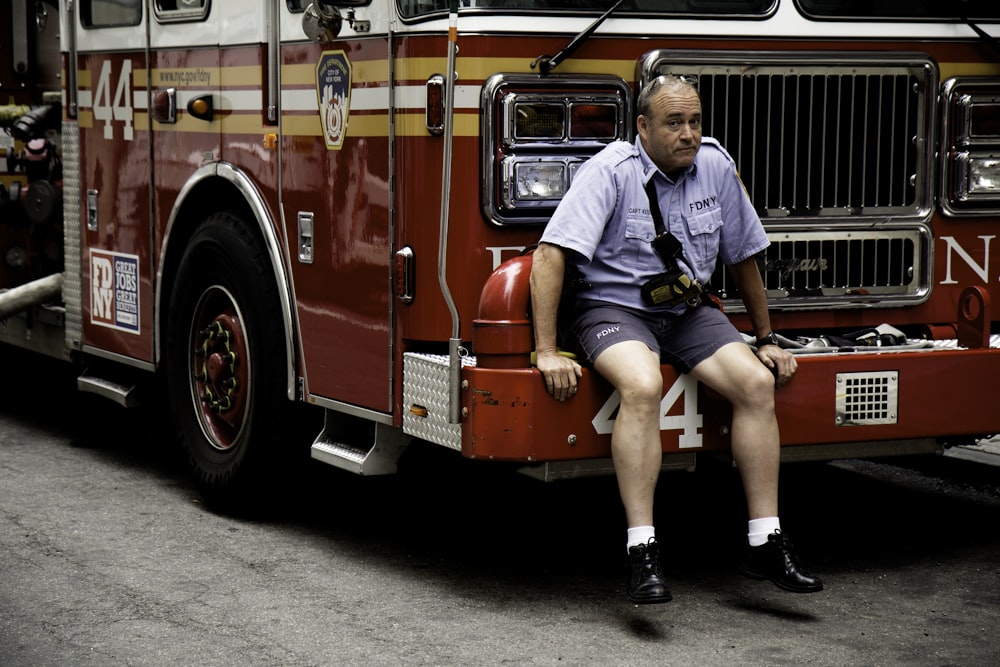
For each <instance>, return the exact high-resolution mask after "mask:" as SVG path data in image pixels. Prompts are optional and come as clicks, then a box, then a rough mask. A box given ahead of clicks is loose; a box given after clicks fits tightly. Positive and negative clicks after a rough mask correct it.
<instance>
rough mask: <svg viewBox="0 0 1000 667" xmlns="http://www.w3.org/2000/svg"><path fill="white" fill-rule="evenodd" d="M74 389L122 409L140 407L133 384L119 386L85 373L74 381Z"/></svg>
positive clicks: (140, 401) (140, 403) (137, 390)
mask: <svg viewBox="0 0 1000 667" xmlns="http://www.w3.org/2000/svg"><path fill="white" fill-rule="evenodd" d="M76 388H77V389H78V390H79V391H83V392H87V393H90V394H97V395H98V396H103V397H104V398H107V399H110V400H112V401H114V402H115V403H117V404H118V405H120V406H122V407H124V408H135V407H138V406H140V405H142V400H141V397H140V392H139V388H138V386H136V384H135V383H126V384H121V383H119V382H116V381H114V380H109V379H108V378H104V377H97V376H96V375H87V374H86V373H85V374H83V375H81V376H79V377H78V378H77V379H76Z"/></svg>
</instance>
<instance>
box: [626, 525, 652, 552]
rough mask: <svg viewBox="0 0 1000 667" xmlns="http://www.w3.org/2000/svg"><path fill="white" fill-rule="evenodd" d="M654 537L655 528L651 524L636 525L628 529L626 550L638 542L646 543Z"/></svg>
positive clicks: (638, 543)
mask: <svg viewBox="0 0 1000 667" xmlns="http://www.w3.org/2000/svg"><path fill="white" fill-rule="evenodd" d="M655 537H656V529H655V528H653V527H652V526H636V527H634V528H629V529H628V542H627V543H626V545H625V549H626V551H627V550H628V549H630V548H632V547H634V546H638V545H640V544H647V543H649V540H650V539H652V538H655Z"/></svg>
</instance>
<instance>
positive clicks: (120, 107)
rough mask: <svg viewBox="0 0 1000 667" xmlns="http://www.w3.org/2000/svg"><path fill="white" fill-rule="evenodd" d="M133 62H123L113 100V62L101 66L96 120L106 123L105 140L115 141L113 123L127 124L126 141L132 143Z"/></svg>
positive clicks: (95, 105) (106, 62)
mask: <svg viewBox="0 0 1000 667" xmlns="http://www.w3.org/2000/svg"><path fill="white" fill-rule="evenodd" d="M133 116H134V112H133V111H132V61H131V60H123V61H122V69H121V71H120V72H119V73H118V85H117V86H115V96H114V100H113V101H112V98H111V61H110V60H105V61H104V63H103V64H102V65H101V74H100V77H99V78H98V79H97V90H95V91H94V119H95V120H103V121H104V138H105V139H114V138H115V131H114V126H112V124H111V123H112V122H113V121H121V122H124V123H125V130H124V138H125V141H132V138H133V136H134V134H133V130H132V119H133Z"/></svg>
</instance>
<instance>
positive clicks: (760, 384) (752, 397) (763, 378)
mask: <svg viewBox="0 0 1000 667" xmlns="http://www.w3.org/2000/svg"><path fill="white" fill-rule="evenodd" d="M740 377H741V383H740V384H741V386H740V392H739V393H740V395H741V396H742V398H743V402H744V403H746V404H748V405H751V406H753V407H755V408H756V409H759V410H771V411H773V410H774V386H775V380H774V374H773V373H772V372H771V369H769V368H768V367H767V366H765V365H764V364H762V363H758V364H755V365H753V366H751V367H749V368H747V369H746V372H745V373H743V374H741V376H740Z"/></svg>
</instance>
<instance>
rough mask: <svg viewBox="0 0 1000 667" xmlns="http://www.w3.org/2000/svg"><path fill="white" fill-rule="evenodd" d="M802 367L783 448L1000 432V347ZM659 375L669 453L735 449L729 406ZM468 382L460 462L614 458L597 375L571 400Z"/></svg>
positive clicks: (482, 379) (843, 357) (524, 380)
mask: <svg viewBox="0 0 1000 667" xmlns="http://www.w3.org/2000/svg"><path fill="white" fill-rule="evenodd" d="M798 362H799V368H798V372H797V373H796V375H795V377H794V378H793V379H792V381H791V382H790V383H789V384H788V385H786V386H784V387H781V388H779V389H777V390H776V392H775V401H776V413H777V418H778V424H779V427H780V430H781V444H782V446H783V447H796V446H804V445H836V444H841V443H842V444H844V446H845V450H850V451H851V452H852V454H851V455H852V456H856V455H863V452H864V449H863V448H862V449H860V450H859V448H858V447H857V446H854V447H848V446H847V445H849V444H854V445H856V444H857V443H877V442H888V441H903V440H915V439H919V440H921V441H926V440H927V439H935V440H939V441H941V442H948V441H969V440H971V439H972V438H974V437H978V436H983V435H987V434H994V433H998V432H1000V410H997V409H996V401H997V397H998V396H1000V349H996V348H985V349H928V350H921V351H908V352H881V353H857V352H852V353H848V354H823V355H815V356H808V355H802V356H799V357H798ZM662 372H663V380H664V383H663V386H664V388H665V396H664V400H663V402H662V404H661V409H662V412H661V434H662V443H663V451H664V453H675V452H696V451H713V450H715V451H717V450H725V449H728V448H729V447H730V442H731V441H730V438H731V421H732V411H731V408H730V406H729V404H728V402H727V401H726V400H725V399H723V398H722V397H721V396H719V395H718V394H715V393H714V392H712V391H711V390H708V389H706V388H705V387H704V386H701V385H699V384H698V383H696V382H694V381H693V380H692V379H691V378H690V377H688V376H683V375H678V373H677V372H676V371H675V370H674V369H673V367H671V366H663V367H662ZM463 379H464V382H463V389H462V401H463V403H462V407H463V423H462V425H461V450H462V453H463V455H465V456H467V457H470V458H487V459H496V460H509V461H539V462H540V461H565V460H571V459H591V458H606V457H608V456H610V454H611V435H610V433H611V428H613V423H614V418H615V415H616V413H617V405H618V399H617V394H616V393H615V392H614V391H613V390H612V388H611V386H610V385H608V384H607V383H606V382H605V381H604V380H603V379H602V378H600V377H599V376H598V375H597V374H596V373H594V372H592V371H590V370H589V369H584V374H583V377H582V378H581V380H580V383H579V391H578V392H577V394H576V395H575V396H574V397H573V398H571V399H569V400H567V401H565V402H559V401H556V400H555V399H553V398H552V397H551V396H550V395H549V394H548V392H547V391H546V389H545V386H544V383H543V381H542V379H541V375H540V373H539V372H538V371H537V370H535V369H534V368H519V369H512V368H480V367H477V366H472V365H469V366H467V367H465V368H464V369H463ZM825 451H828V452H831V453H833V452H835V450H833V449H831V448H829V447H826V448H825ZM792 458H794V457H792ZM833 458H835V457H833Z"/></svg>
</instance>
